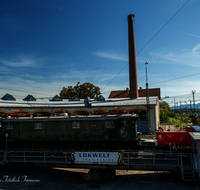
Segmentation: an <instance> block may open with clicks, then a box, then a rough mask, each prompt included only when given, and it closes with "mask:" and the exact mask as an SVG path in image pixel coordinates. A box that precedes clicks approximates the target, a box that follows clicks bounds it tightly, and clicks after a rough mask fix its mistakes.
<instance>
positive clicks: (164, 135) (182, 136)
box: [156, 131, 192, 149]
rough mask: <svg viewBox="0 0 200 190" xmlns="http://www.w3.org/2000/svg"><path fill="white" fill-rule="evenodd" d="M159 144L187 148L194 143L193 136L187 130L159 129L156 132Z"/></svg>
mask: <svg viewBox="0 0 200 190" xmlns="http://www.w3.org/2000/svg"><path fill="white" fill-rule="evenodd" d="M156 139H157V143H158V146H169V143H170V144H171V145H175V146H179V148H182V149H187V146H191V145H192V139H191V136H190V135H189V133H188V132H187V131H159V132H157V133H156Z"/></svg>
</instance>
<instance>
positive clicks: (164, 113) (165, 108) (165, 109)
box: [159, 101, 175, 122]
mask: <svg viewBox="0 0 200 190" xmlns="http://www.w3.org/2000/svg"><path fill="white" fill-rule="evenodd" d="M159 103H160V121H161V122H168V120H169V117H174V116H175V113H174V112H172V110H171V108H170V106H169V104H168V103H167V102H165V101H160V102H159Z"/></svg>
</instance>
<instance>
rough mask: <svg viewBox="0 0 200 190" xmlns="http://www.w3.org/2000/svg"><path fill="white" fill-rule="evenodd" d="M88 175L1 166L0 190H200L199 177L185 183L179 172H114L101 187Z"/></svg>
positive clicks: (83, 172)
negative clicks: (110, 178)
mask: <svg viewBox="0 0 200 190" xmlns="http://www.w3.org/2000/svg"><path fill="white" fill-rule="evenodd" d="M87 173H88V169H66V168H51V167H48V166H28V165H8V166H0V190H18V189H19V190H36V189H37V190H40V189H41V190H47V189H48V190H56V189H59V190H60V189H69V190H70V189H71V190H86V189H91V190H92V189H99V190H108V189H110V190H123V189H126V190H147V189H148V190H151V189H153V190H160V189H162V190H171V189H176V190H178V189H181V190H188V189H195V190H200V179H199V178H197V177H196V180H195V181H194V182H184V181H182V179H181V174H180V173H171V172H154V171H131V170H129V171H125V170H117V171H116V177H115V179H114V180H112V181H109V182H106V183H103V184H102V183H95V182H92V181H87V180H86V179H87V178H86V177H87V175H85V174H87Z"/></svg>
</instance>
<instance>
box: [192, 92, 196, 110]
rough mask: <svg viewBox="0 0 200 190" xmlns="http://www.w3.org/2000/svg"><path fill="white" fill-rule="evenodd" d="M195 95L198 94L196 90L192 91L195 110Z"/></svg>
mask: <svg viewBox="0 0 200 190" xmlns="http://www.w3.org/2000/svg"><path fill="white" fill-rule="evenodd" d="M194 93H196V90H194V91H193V90H192V95H193V107H194V109H195V99H194Z"/></svg>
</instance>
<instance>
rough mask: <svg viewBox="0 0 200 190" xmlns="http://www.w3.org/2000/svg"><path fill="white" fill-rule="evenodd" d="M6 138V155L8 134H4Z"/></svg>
mask: <svg viewBox="0 0 200 190" xmlns="http://www.w3.org/2000/svg"><path fill="white" fill-rule="evenodd" d="M5 137H6V154H7V153H8V133H6V134H5Z"/></svg>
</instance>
